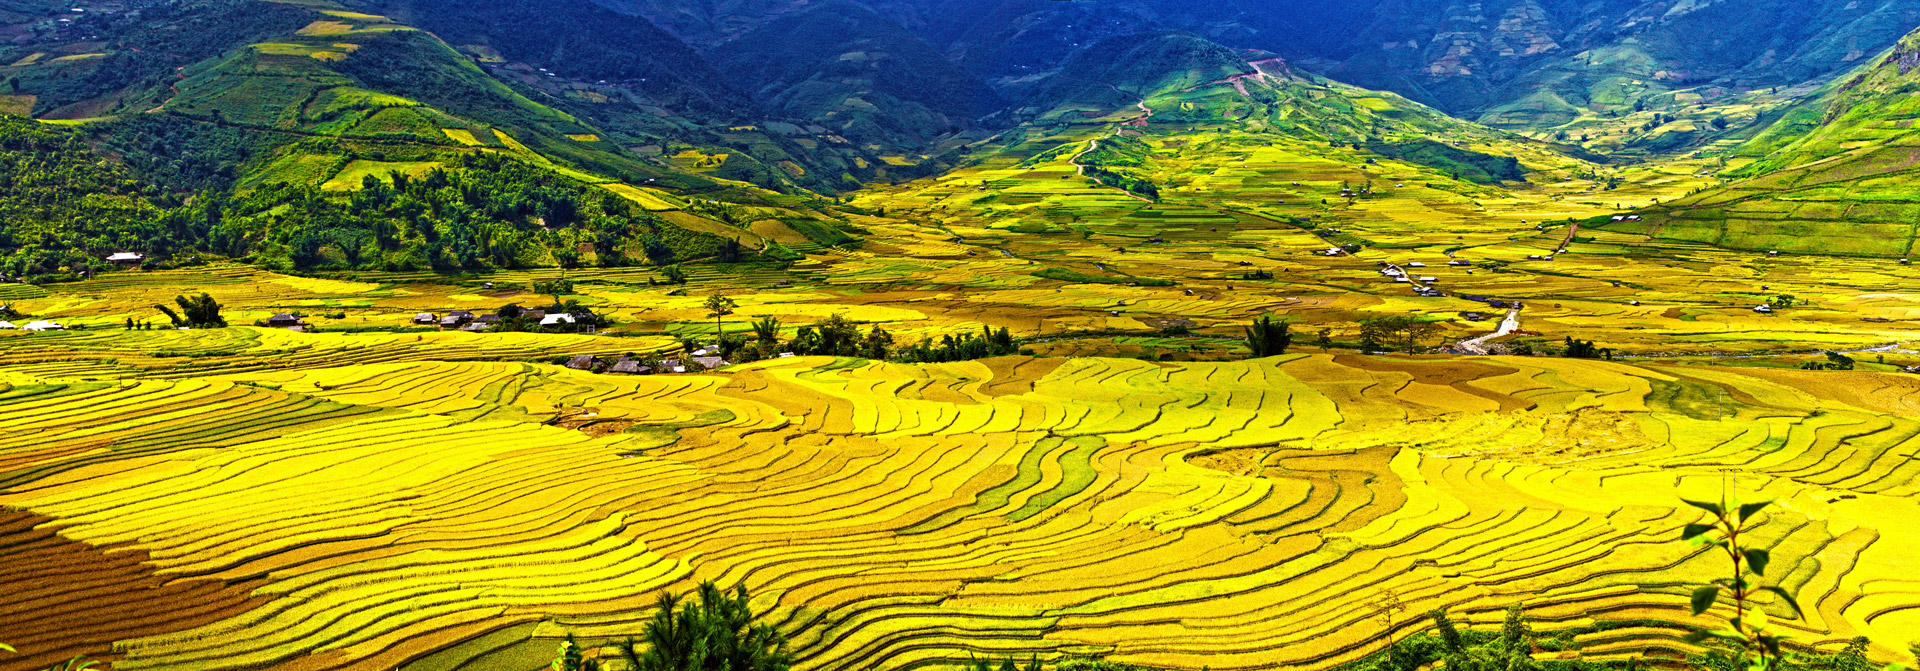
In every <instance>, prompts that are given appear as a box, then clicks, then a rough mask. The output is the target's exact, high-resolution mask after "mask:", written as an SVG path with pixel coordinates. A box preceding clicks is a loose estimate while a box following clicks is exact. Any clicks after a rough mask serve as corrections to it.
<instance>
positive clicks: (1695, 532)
mask: <svg viewBox="0 0 1920 671" xmlns="http://www.w3.org/2000/svg"><path fill="white" fill-rule="evenodd" d="M1709 531H1713V525H1711V524H1689V525H1687V526H1686V528H1684V529H1681V530H1680V540H1693V539H1696V538H1699V537H1701V536H1704V535H1706V533H1707V532H1709Z"/></svg>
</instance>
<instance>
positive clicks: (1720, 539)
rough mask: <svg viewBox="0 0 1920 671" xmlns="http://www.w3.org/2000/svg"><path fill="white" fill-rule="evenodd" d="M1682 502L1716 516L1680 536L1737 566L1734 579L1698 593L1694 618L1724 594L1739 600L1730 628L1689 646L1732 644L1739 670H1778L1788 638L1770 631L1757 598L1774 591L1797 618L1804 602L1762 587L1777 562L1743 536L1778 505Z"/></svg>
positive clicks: (1701, 635) (1703, 634)
mask: <svg viewBox="0 0 1920 671" xmlns="http://www.w3.org/2000/svg"><path fill="white" fill-rule="evenodd" d="M1681 500H1683V501H1686V502H1687V505H1690V506H1693V507H1695V508H1699V509H1701V510H1704V511H1706V512H1707V514H1708V515H1711V516H1712V518H1711V519H1710V520H1708V521H1706V522H1703V523H1696V524H1689V525H1687V526H1686V527H1685V528H1684V529H1682V530H1681V532H1680V537H1681V538H1682V539H1683V540H1685V541H1687V542H1688V543H1690V544H1692V545H1693V546H1695V547H1700V546H1706V547H1710V548H1716V549H1719V550H1720V551H1721V552H1722V553H1724V554H1725V555H1726V556H1727V559H1728V561H1729V562H1730V563H1731V565H1732V573H1731V575H1729V576H1728V577H1725V578H1718V579H1715V580H1714V581H1713V582H1712V583H1711V584H1708V585H1706V586H1703V587H1701V588H1699V589H1696V590H1694V591H1693V614H1694V615H1700V614H1702V613H1705V612H1707V609H1709V608H1712V607H1713V604H1714V603H1715V602H1716V601H1717V600H1718V599H1719V598H1720V594H1721V593H1722V592H1725V593H1727V595H1728V596H1730V597H1731V598H1732V599H1733V608H1734V610H1733V616H1732V617H1729V618H1728V619H1727V625H1728V626H1727V628H1725V629H1712V630H1702V631H1699V632H1695V633H1694V634H1692V635H1689V636H1688V638H1687V640H1688V642H1691V643H1701V642H1705V641H1718V642H1720V643H1722V644H1725V645H1728V646H1730V647H1732V648H1734V649H1735V650H1736V656H1737V661H1738V662H1739V666H1744V667H1745V668H1747V669H1749V670H1750V671H1768V670H1770V669H1775V668H1778V667H1779V666H1780V663H1781V660H1782V659H1783V656H1782V654H1781V650H1780V645H1781V643H1782V642H1783V641H1785V640H1786V636H1785V635H1783V634H1779V633H1776V632H1774V631H1773V630H1772V629H1771V628H1770V627H1769V624H1770V623H1769V620H1768V618H1767V613H1766V611H1765V610H1762V609H1761V607H1760V606H1759V605H1758V604H1755V603H1754V598H1755V597H1757V596H1759V595H1760V593H1762V592H1768V593H1772V594H1774V595H1776V596H1778V597H1780V600H1781V601H1782V602H1783V603H1785V604H1787V605H1788V606H1789V607H1791V608H1792V609H1793V614H1794V617H1796V618H1797V617H1799V616H1800V604H1799V603H1798V602H1796V601H1794V599H1793V594H1791V593H1789V592H1787V590H1785V589H1783V588H1781V587H1778V586H1775V585H1765V584H1761V579H1762V578H1763V577H1765V576H1766V573H1767V565H1768V564H1770V563H1772V559H1773V558H1772V555H1770V554H1769V553H1768V552H1767V550H1766V549H1765V548H1759V547H1747V546H1744V545H1742V544H1741V540H1740V536H1741V534H1744V533H1747V532H1749V531H1751V530H1752V529H1753V526H1752V525H1750V524H1748V520H1751V519H1752V518H1753V516H1754V514H1756V513H1758V512H1760V511H1761V510H1764V509H1765V508H1766V507H1767V506H1768V505H1770V504H1771V503H1772V502H1771V501H1761V502H1757V503H1741V502H1740V497H1739V495H1738V494H1737V493H1736V494H1729V495H1727V496H1724V497H1722V499H1721V501H1720V502H1719V503H1711V502H1707V501H1693V500H1689V499H1681Z"/></svg>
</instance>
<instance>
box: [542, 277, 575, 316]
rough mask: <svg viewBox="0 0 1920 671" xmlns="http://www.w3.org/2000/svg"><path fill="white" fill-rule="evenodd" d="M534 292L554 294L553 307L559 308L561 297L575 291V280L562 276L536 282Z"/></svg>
mask: <svg viewBox="0 0 1920 671" xmlns="http://www.w3.org/2000/svg"><path fill="white" fill-rule="evenodd" d="M533 292H534V293H537V294H546V295H548V296H552V297H553V308H554V309H555V310H558V309H560V297H561V296H563V295H566V294H570V293H573V280H569V279H567V278H564V277H562V278H560V279H557V280H553V281H550V282H534V283H533Z"/></svg>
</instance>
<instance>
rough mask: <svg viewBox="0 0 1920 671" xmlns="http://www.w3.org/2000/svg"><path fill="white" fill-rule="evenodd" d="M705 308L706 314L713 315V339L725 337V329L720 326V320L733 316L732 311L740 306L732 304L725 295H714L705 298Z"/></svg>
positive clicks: (731, 300)
mask: <svg viewBox="0 0 1920 671" xmlns="http://www.w3.org/2000/svg"><path fill="white" fill-rule="evenodd" d="M706 307H707V314H710V315H713V334H714V335H713V337H714V338H719V337H721V336H723V335H726V329H724V328H723V327H722V326H721V324H720V318H721V317H725V316H727V315H730V314H733V309H734V308H737V307H740V305H739V304H737V303H734V302H733V299H731V298H728V297H727V295H726V294H714V295H712V296H708V297H707V305H706Z"/></svg>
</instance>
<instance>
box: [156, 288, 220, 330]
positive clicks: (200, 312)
mask: <svg viewBox="0 0 1920 671" xmlns="http://www.w3.org/2000/svg"><path fill="white" fill-rule="evenodd" d="M173 302H174V303H177V304H179V305H180V311H179V312H174V311H173V308H169V307H167V306H165V305H155V306H153V307H154V309H157V310H159V311H160V313H161V314H164V315H166V316H167V319H170V320H173V325H174V326H184V327H190V328H223V327H225V326H226V325H227V320H226V319H225V318H224V317H221V316H220V302H219V301H216V300H214V299H213V296H210V295H207V294H206V293H201V294H200V295H198V296H187V295H184V294H182V295H179V296H175V297H173Z"/></svg>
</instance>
